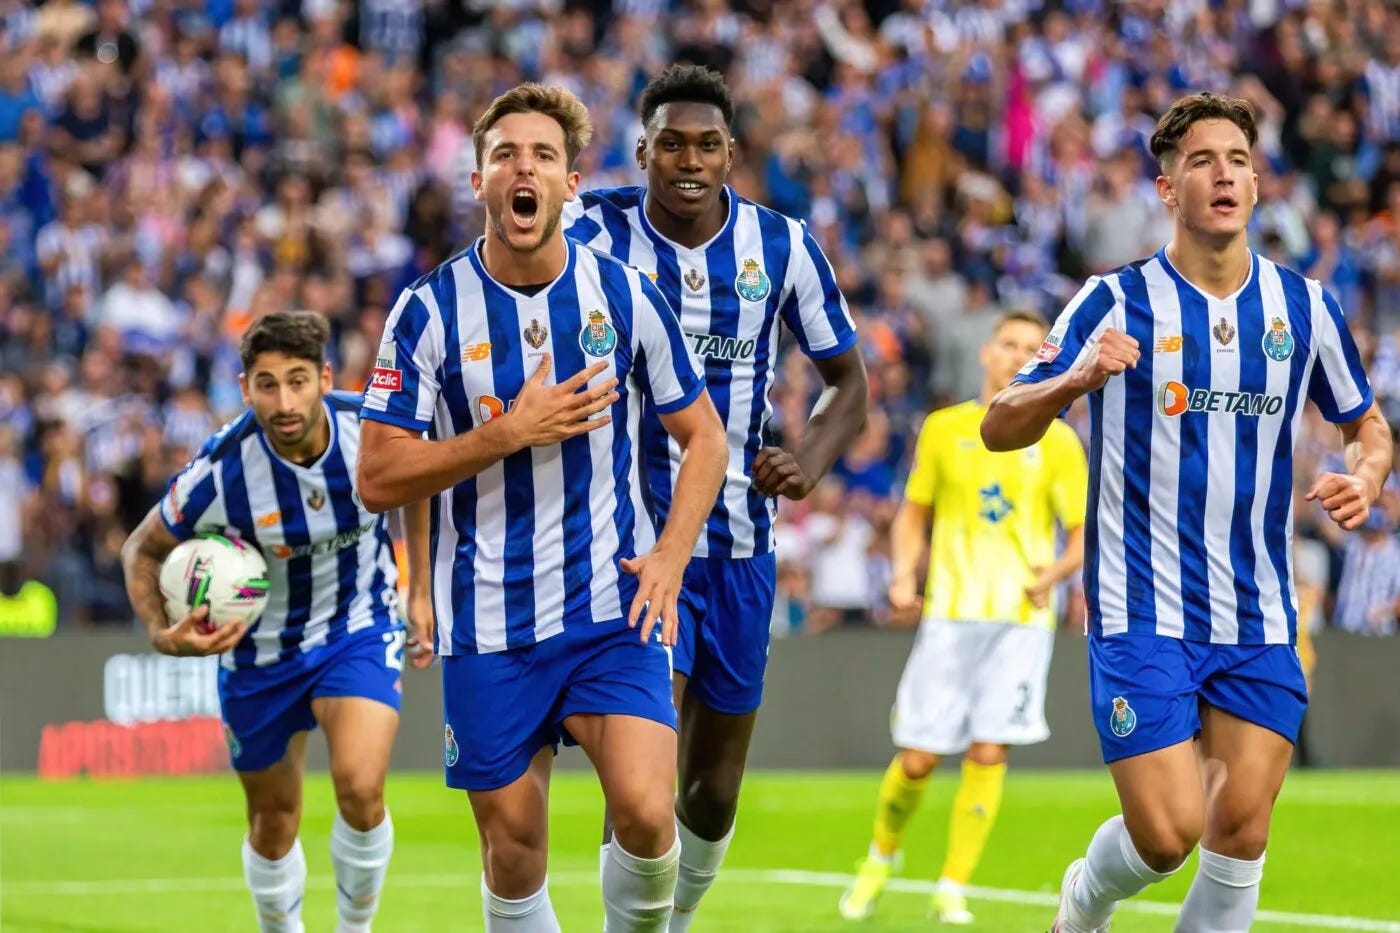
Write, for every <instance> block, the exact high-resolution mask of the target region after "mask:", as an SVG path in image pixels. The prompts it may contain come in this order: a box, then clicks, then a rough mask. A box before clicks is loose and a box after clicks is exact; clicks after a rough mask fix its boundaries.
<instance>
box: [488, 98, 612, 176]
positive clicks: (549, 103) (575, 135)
mask: <svg viewBox="0 0 1400 933" xmlns="http://www.w3.org/2000/svg"><path fill="white" fill-rule="evenodd" d="M513 113H542V114H544V115H545V116H547V117H549V118H550V119H552V120H554V122H555V123H558V124H559V127H560V129H562V130H563V131H564V155H565V158H566V160H567V161H568V167H569V169H570V170H572V169H573V167H574V162H576V161H577V160H578V154H579V153H580V152H582V151H583V150H584V148H585V147H586V146H587V145H588V143H589V141H590V140H592V139H593V120H592V118H591V117H589V115H588V108H587V107H586V106H584V103H583V101H581V100H579V99H578V95H576V94H574V92H573V91H570V90H569V89H568V88H564V87H560V86H558V85H554V84H536V83H535V82H533V81H526V82H525V83H523V84H517V85H516V86H515V87H513V88H511V89H510V90H509V91H506V92H505V93H504V94H502V95H501V96H500V97H497V98H496V99H495V100H493V101H491V106H489V107H487V108H486V112H485V113H483V114H482V115H481V117H480V119H478V120H477V121H476V125H475V126H473V127H472V143H473V144H474V145H475V147H476V164H477V165H478V166H480V165H481V164H482V160H481V157H482V155H483V154H484V151H485V148H486V134H487V133H489V132H491V128H492V127H493V126H495V125H496V124H497V123H499V122H501V120H502V118H504V117H508V116H510V115H511V114H513Z"/></svg>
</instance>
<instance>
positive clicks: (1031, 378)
mask: <svg viewBox="0 0 1400 933" xmlns="http://www.w3.org/2000/svg"><path fill="white" fill-rule="evenodd" d="M1117 304H1118V299H1117V296H1116V295H1115V294H1114V293H1113V289H1111V288H1110V287H1109V286H1108V283H1107V282H1105V281H1104V280H1103V279H1101V278H1099V277H1098V276H1094V277H1092V278H1090V279H1089V280H1088V281H1087V282H1085V283H1084V287H1083V288H1081V289H1080V290H1079V294H1077V295H1075V296H1074V298H1072V299H1071V300H1070V302H1069V304H1067V305H1065V309H1064V310H1063V311H1061V312H1060V316H1059V317H1058V318H1057V319H1056V320H1055V324H1054V326H1053V327H1051V328H1050V333H1048V334H1046V335H1045V340H1044V341H1043V342H1042V343H1041V345H1040V349H1039V350H1037V351H1036V353H1035V356H1032V357H1031V358H1030V361H1029V362H1028V363H1026V365H1025V366H1023V367H1021V371H1020V372H1018V373H1017V374H1016V377H1015V379H1014V380H1013V381H1014V382H1031V383H1034V382H1044V381H1045V380H1047V379H1053V378H1054V377H1056V376H1060V375H1063V374H1064V373H1066V372H1068V371H1069V370H1070V368H1071V367H1072V366H1074V364H1075V361H1077V360H1078V359H1079V357H1080V356H1081V355H1083V354H1084V353H1085V351H1087V350H1088V349H1089V348H1090V347H1091V346H1093V342H1094V339H1095V338H1097V337H1098V335H1099V334H1100V333H1101V332H1102V331H1103V329H1104V328H1105V327H1110V326H1112V325H1113V313H1114V309H1115V308H1116V306H1117Z"/></svg>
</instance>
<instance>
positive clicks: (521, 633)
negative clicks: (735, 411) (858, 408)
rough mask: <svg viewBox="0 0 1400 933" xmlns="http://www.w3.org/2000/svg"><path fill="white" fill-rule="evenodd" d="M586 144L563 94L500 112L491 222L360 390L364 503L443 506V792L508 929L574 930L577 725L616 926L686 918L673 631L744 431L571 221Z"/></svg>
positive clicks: (416, 291)
mask: <svg viewBox="0 0 1400 933" xmlns="http://www.w3.org/2000/svg"><path fill="white" fill-rule="evenodd" d="M591 135H592V126H591V124H590V122H589V118H588V111H587V110H586V109H585V108H584V106H583V104H582V103H581V102H580V101H579V100H578V98H577V97H575V96H574V95H573V94H571V93H569V92H568V91H566V90H564V89H562V88H558V87H542V86H540V85H537V84H522V85H520V86H518V87H516V88H515V89H513V90H511V91H508V92H507V93H505V94H503V95H502V96H500V97H498V98H497V99H496V100H495V101H494V102H493V103H492V104H491V106H490V107H489V108H488V109H487V111H486V112H485V113H484V114H483V115H482V117H481V119H480V120H478V121H477V124H476V127H475V129H474V133H473V139H474V143H475V146H476V153H477V164H478V165H479V166H480V169H479V170H478V171H477V172H475V173H474V174H473V176H472V183H473V186H474V188H475V190H476V196H477V198H478V199H480V200H481V201H484V202H485V205H486V235H485V237H484V238H482V239H480V240H478V241H477V242H476V243H474V244H472V245H471V246H470V247H469V248H468V249H467V250H465V251H464V252H463V253H461V254H460V255H458V256H456V257H454V258H453V259H451V260H449V261H448V262H446V263H444V264H443V265H441V266H439V267H438V268H437V269H436V270H434V271H433V272H431V273H429V274H428V275H427V276H425V277H424V278H423V279H421V280H420V281H419V282H418V283H416V284H415V285H414V286H412V287H411V288H409V289H408V290H406V291H405V292H404V294H403V295H402V296H401V297H400V298H399V300H398V303H397V304H396V305H395V307H394V309H393V311H392V313H391V314H390V316H389V320H388V322H387V323H386V325H385V334H384V340H383V342H382V344H381V345H380V348H379V359H378V363H377V367H376V369H375V371H374V376H373V383H372V385H373V387H372V388H371V389H370V391H369V392H368V394H367V397H366V400H365V410H364V415H365V418H366V419H368V420H369V421H372V422H375V423H373V424H368V425H367V426H366V434H365V451H364V455H363V456H362V457H361V459H360V480H361V490H362V492H363V495H364V497H365V501H366V502H367V503H368V504H369V505H370V507H371V508H374V509H386V508H393V507H395V506H397V505H400V504H402V503H405V502H412V501H414V500H416V499H421V498H424V497H426V496H432V497H433V510H432V511H433V517H432V527H433V534H432V555H433V568H434V573H433V584H432V586H433V595H434V598H435V605H436V610H437V613H436V614H437V620H438V628H437V646H438V653H439V654H441V655H443V656H444V657H443V699H444V705H445V708H446V715H447V727H446V733H445V737H444V743H445V748H446V765H447V769H446V770H447V783H448V785H449V786H451V787H457V788H463V789H465V790H466V791H467V792H468V796H469V798H470V800H471V805H472V810H473V812H474V814H475V816H476V822H477V826H478V828H479V830H480V836H481V845H482V853H483V861H484V862H485V874H484V877H483V879H482V898H483V902H484V903H483V909H484V911H485V915H486V924H487V929H488V930H489V931H493V933H496V931H544V930H557V929H558V925H557V923H556V921H555V919H554V913H553V909H552V908H551V907H550V904H549V894H548V890H547V887H546V884H545V865H546V854H547V846H546V826H547V812H546V811H547V807H546V800H547V789H548V782H549V773H550V768H551V766H552V761H553V754H554V750H555V748H556V746H557V743H558V741H559V740H560V739H564V740H565V741H569V742H576V743H578V744H579V745H581V746H582V747H583V749H584V751H585V752H587V754H588V756H589V759H590V760H591V761H592V763H593V766H594V768H595V769H596V770H597V773H598V778H599V780H600V782H601V783H602V786H603V794H604V797H605V798H606V800H607V803H608V805H609V806H610V807H611V808H612V812H613V814H614V816H615V818H616V826H615V829H616V832H615V835H614V837H613V842H612V846H611V849H610V853H611V857H610V859H609V860H608V863H607V866H606V868H605V870H604V873H603V879H602V883H603V901H604V906H605V910H606V915H607V922H608V928H609V929H610V930H613V931H614V933H626V931H643V930H646V931H653V930H665V929H666V925H667V923H668V922H669V921H670V917H671V903H672V897H673V895H674V889H675V884H676V865H677V860H678V858H679V852H680V844H679V842H678V841H677V839H676V829H675V819H674V817H673V816H672V797H673V793H674V787H675V774H676V733H675V728H676V711H675V707H674V706H673V705H672V700H671V693H670V667H669V664H668V662H667V654H666V650H665V647H664V646H668V645H671V644H673V643H674V641H675V627H676V599H677V595H678V594H679V592H680V589H681V578H682V575H683V574H684V572H685V567H686V563H687V562H688V561H689V559H690V552H691V550H692V548H694V546H695V538H696V536H697V535H698V534H699V533H700V529H701V527H702V525H703V524H704V521H705V516H706V515H708V514H709V512H710V508H711V506H712V505H713V503H714V501H715V496H716V495H717V494H718V491H719V487H720V483H721V481H722V480H723V476H724V464H725V451H724V428H723V425H722V424H721V423H720V420H719V417H718V416H717V415H716V413H715V408H714V405H713V404H711V402H710V399H709V396H708V395H707V394H706V393H705V383H704V379H703V378H702V376H701V374H700V372H699V367H698V364H697V363H696V362H695V360H694V358H693V357H692V356H691V354H690V351H689V348H688V347H687V345H686V342H685V338H684V335H683V334H682V333H681V329H680V324H679V322H678V321H677V320H676V316H675V314H674V313H673V312H672V311H671V310H670V308H669V307H668V306H667V304H666V299H665V298H664V297H662V295H661V293H660V292H659V291H657V289H656V287H655V286H654V285H653V284H652V283H651V282H650V281H649V280H648V279H647V278H646V277H645V276H643V275H642V274H641V273H640V272H638V271H637V270H636V269H633V268H630V267H628V266H625V265H623V264H622V263H620V262H618V261H617V260H615V259H613V258H611V257H608V256H604V255H602V254H600V253H597V252H594V251H593V250H591V249H588V248H587V247H585V246H582V245H580V244H578V243H575V242H574V241H572V240H568V239H566V238H565V237H564V234H563V231H562V230H561V229H560V213H561V211H562V208H563V205H564V202H565V201H566V200H568V199H571V198H573V197H574V192H575V190H576V189H577V186H578V182H579V175H578V173H577V172H576V171H574V170H573V166H574V164H575V160H576V159H577V158H578V154H579V151H580V150H581V149H582V148H583V147H584V146H585V145H586V144H587V143H588V140H589V137H590V136H591ZM556 373H557V378H556V375H555V374H556ZM644 406H645V407H647V408H648V409H650V410H653V411H655V412H656V413H657V416H658V417H659V419H660V421H661V424H662V426H663V427H664V428H665V430H666V431H667V433H669V434H670V436H671V437H673V438H675V440H676V443H677V444H678V445H679V447H680V448H681V450H682V451H684V453H683V455H682V459H681V469H680V476H679V477H678V478H677V480H676V490H677V491H676V496H675V500H674V502H673V503H672V505H673V509H672V513H671V521H670V522H668V523H667V525H666V528H665V530H664V531H663V532H662V534H661V536H660V539H659V540H658V539H657V537H656V532H655V527H654V525H653V523H652V520H651V518H650V515H649V514H648V510H647V501H646V495H647V490H646V485H645V483H643V482H642V481H641V476H640V470H641V469H642V464H641V462H640V452H639V451H637V450H636V449H635V447H634V438H636V436H637V433H638V428H639V422H640V420H641V416H642V409H643V407H644ZM424 431H427V432H429V438H428V439H424V438H422V437H421V436H420V435H421V434H422V432H424ZM658 617H659V618H660V620H661V627H660V628H659V629H657V631H658V632H659V633H660V638H659V639H658V638H655V637H653V628H654V627H655V626H656V623H657V621H658ZM638 622H640V623H641V625H640V629H638V630H634V628H635V627H636V626H637V625H638Z"/></svg>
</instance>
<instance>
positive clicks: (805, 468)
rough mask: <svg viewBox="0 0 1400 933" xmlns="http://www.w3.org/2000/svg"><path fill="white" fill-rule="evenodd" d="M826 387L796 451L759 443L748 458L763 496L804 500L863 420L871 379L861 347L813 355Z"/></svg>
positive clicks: (849, 442)
mask: <svg viewBox="0 0 1400 933" xmlns="http://www.w3.org/2000/svg"><path fill="white" fill-rule="evenodd" d="M814 362H815V364H816V367H817V372H819V373H820V374H821V377H822V382H823V383H825V384H826V391H825V392H824V393H823V394H822V397H821V399H820V400H819V401H818V402H817V406H816V408H815V409H813V411H812V417H811V419H810V420H809V421H808V422H807V430H806V431H805V432H803V435H802V443H801V444H800V445H798V448H797V450H796V451H795V452H793V451H789V450H785V449H783V448H782V447H764V448H763V449H762V450H760V451H759V452H758V456H756V457H754V460H753V486H754V488H755V489H757V490H758V491H759V492H761V493H763V494H764V495H765V496H784V497H786V498H788V499H794V500H795V499H803V498H806V496H807V494H808V493H810V492H811V491H812V489H813V488H814V487H815V486H816V485H817V483H819V482H820V481H821V478H822V477H823V476H825V475H826V473H827V471H828V470H830V469H831V465H832V464H833V463H835V462H836V458H837V457H839V456H841V452H842V451H844V450H845V449H846V448H848V447H850V445H851V442H852V441H853V440H855V437H856V435H857V434H859V433H860V429H861V428H862V427H863V426H864V424H865V413H866V408H867V404H868V397H869V394H870V381H869V377H868V376H866V373H865V360H864V359H863V358H862V357H861V355H860V350H859V349H858V348H856V347H852V348H851V349H849V350H847V351H846V352H844V353H838V354H837V355H836V356H833V357H831V358H830V359H825V360H815V361H814Z"/></svg>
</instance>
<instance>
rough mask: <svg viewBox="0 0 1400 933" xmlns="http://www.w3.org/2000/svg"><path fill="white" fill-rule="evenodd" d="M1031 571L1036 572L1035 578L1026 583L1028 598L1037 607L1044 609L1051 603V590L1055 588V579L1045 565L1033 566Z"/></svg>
mask: <svg viewBox="0 0 1400 933" xmlns="http://www.w3.org/2000/svg"><path fill="white" fill-rule="evenodd" d="M1031 573H1033V574H1035V579H1034V580H1032V581H1031V582H1030V583H1028V584H1026V599H1028V600H1030V603H1031V605H1032V606H1034V607H1035V608H1037V609H1044V608H1045V607H1047V606H1049V605H1050V591H1051V590H1052V589H1054V587H1055V581H1054V580H1053V579H1052V578H1051V577H1050V575H1049V574H1047V573H1046V572H1045V568H1044V567H1032V568H1031Z"/></svg>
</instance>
